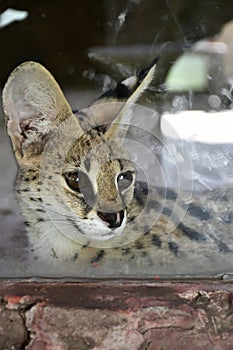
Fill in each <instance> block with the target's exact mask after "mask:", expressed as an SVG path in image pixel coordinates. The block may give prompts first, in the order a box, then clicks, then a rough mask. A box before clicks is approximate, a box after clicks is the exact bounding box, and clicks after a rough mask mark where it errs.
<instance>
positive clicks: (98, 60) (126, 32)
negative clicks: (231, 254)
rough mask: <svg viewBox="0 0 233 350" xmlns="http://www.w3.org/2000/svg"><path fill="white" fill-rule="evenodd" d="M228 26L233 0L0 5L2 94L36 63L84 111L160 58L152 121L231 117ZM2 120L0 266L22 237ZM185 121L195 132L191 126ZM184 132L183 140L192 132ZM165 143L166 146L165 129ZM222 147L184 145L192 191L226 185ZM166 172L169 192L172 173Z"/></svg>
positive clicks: (148, 101) (150, 96)
mask: <svg viewBox="0 0 233 350" xmlns="http://www.w3.org/2000/svg"><path fill="white" fill-rule="evenodd" d="M231 21H233V6H232V0H195V1H187V0H86V1H81V0H76V1H71V0H66V1H59V0H57V1H46V0H34V1H30V0H17V1H13V0H1V1H0V53H1V54H0V67H1V69H0V89H2V88H3V86H4V84H5V82H6V79H7V77H8V75H9V73H10V72H11V71H12V70H13V69H14V68H15V67H16V66H17V65H18V64H20V63H22V62H24V61H28V60H34V61H37V62H40V63H42V64H43V65H44V66H45V67H46V68H47V69H48V70H50V72H51V73H52V74H53V75H54V77H55V78H56V80H57V81H58V83H59V84H60V85H61V87H62V89H63V90H64V92H65V95H66V97H67V99H68V100H69V102H70V103H71V106H72V108H73V109H80V108H82V107H84V106H87V105H88V104H90V103H91V101H92V100H93V99H94V98H96V97H98V95H100V94H101V93H102V92H103V91H106V90H107V89H109V88H112V87H114V86H115V85H116V82H117V81H120V80H122V79H124V78H125V77H128V76H129V75H131V74H133V73H135V72H136V71H137V70H139V69H141V68H144V67H146V66H147V65H149V64H150V62H151V61H152V60H153V59H154V58H155V57H157V56H160V60H159V62H158V67H157V74H156V76H155V79H154V81H153V84H152V86H151V87H150V89H149V91H148V93H147V94H146V95H145V96H144V97H143V99H142V101H140V102H141V103H142V104H144V105H146V106H149V107H150V108H152V109H154V110H156V112H157V113H158V116H161V115H162V114H163V113H164V112H168V113H171V114H172V113H177V112H179V111H189V110H196V109H198V110H202V111H207V112H217V113H220V112H222V111H224V110H231V109H232V106H233V105H232V102H233V97H232V84H233V22H231ZM0 114H2V115H1V116H0V221H1V225H0V233H1V237H2V241H1V246H0V257H1V258H2V261H3V260H4V259H5V258H6V257H7V256H10V255H11V256H14V259H15V261H17V256H20V249H21V248H23V247H24V246H25V245H26V237H25V235H24V234H22V232H23V224H22V218H21V217H20V214H19V211H18V207H17V204H16V202H15V199H14V194H13V182H14V177H15V173H16V170H17V167H16V164H15V161H14V157H13V155H12V150H11V145H10V141H9V140H8V137H7V135H6V132H5V129H4V118H3V113H1V112H0ZM173 120H175V124H176V119H174V118H173ZM186 120H187V119H186ZM188 120H189V121H190V123H188V124H189V125H191V128H192V127H193V126H192V125H193V119H191V117H190V119H188ZM220 122H221V124H224V119H222V121H220ZM200 123H201V122H200ZM211 123H212V121H211V120H210V122H209V124H210V125H211ZM186 124H187V123H186ZM177 125H178V124H177ZM183 125H184V124H183ZM231 125H232V124H231ZM153 127H154V126H153ZM199 127H200V128H202V124H200V126H199ZM158 129H160V126H159V128H158ZM217 129H218V126H217ZM225 129H226V130H227V129H228V130H229V125H228V124H227V125H226V127H225ZM231 130H232V129H231ZM206 131H207V132H209V130H208V128H207V130H206ZM182 132H183V134H182V135H180V137H181V138H182V137H183V138H184V139H186V138H187V134H188V132H187V133H186V134H185V132H184V128H183V130H182ZM219 133H220V131H219ZM163 136H164V137H167V136H168V137H171V135H167V130H165V129H164V135H163ZM225 139H226V138H225V136H224V133H223V135H222V139H219V138H218V139H216V142H215V135H213V137H212V138H211V141H210V143H211V145H209V144H208V145H207V146H206V144H205V140H204V144H202V143H201V144H200V141H201V142H202V141H203V139H201V140H200V138H198V137H197V139H196V141H198V143H194V144H192V145H191V146H190V142H188V143H189V146H190V149H189V151H190V155H191V158H192V155H193V159H192V160H193V164H194V168H195V169H194V172H193V173H194V178H196V180H197V186H196V187H197V190H199V189H200V188H201V190H203V189H204V190H205V189H212V188H214V187H216V186H217V185H216V184H219V185H220V186H221V184H222V180H223V178H224V181H225V179H226V181H225V182H226V183H227V184H231V185H232V183H233V182H231V181H232V173H233V171H232V169H233V167H232V162H233V160H232V154H233V151H232V145H233V140H232V142H230V141H229V140H227V144H226V143H225V142H224V140H225ZM200 145H201V146H200ZM203 145H204V146H203ZM209 147H211V148H209ZM210 150H211V151H213V152H212V153H213V155H214V156H213V157H212V158H211V157H210ZM165 153H166V152H165ZM165 155H166V157H167V154H165ZM195 162H196V163H195ZM164 164H165V170H166V167H167V169H168V171H169V173H170V174H171V176H170V178H168V179H167V181H168V184H169V185H170V186H171V187H172V186H173V185H174V184H173V183H172V181H173V180H174V178H176V176H175V177H174V171H175V170H174V167H175V166H176V164H173V162H172V160H171V161H170V162H169V161H168V163H167V164H166V162H165V163H164ZM203 164H204V165H206V167H205V169H203ZM219 169H221V172H220V173H219ZM213 178H214V182H213ZM172 179H173V180H172ZM212 185H213V187H212ZM15 247H17V249H15ZM5 260H6V259H5ZM3 270H4V269H3V268H2V269H1V266H0V271H3ZM13 270H14V269H11V271H13ZM4 273H6V272H4ZM11 273H12V272H11ZM11 273H10V274H11Z"/></svg>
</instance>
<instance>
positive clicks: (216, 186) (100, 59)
mask: <svg viewBox="0 0 233 350" xmlns="http://www.w3.org/2000/svg"><path fill="white" fill-rule="evenodd" d="M192 6H193V8H192ZM0 10H1V15H0V45H1V59H0V60H1V73H0V79H1V81H0V83H1V89H3V87H4V84H5V82H6V80H7V77H8V75H9V73H10V72H11V71H12V70H13V69H14V68H15V67H16V66H17V65H19V64H20V63H22V62H25V61H36V62H39V63H41V64H42V65H44V66H45V67H46V68H47V69H48V70H49V71H50V72H51V74H52V75H53V76H54V77H55V79H56V80H57V81H58V83H59V85H60V87H61V89H62V90H63V91H64V94H65V96H66V99H67V100H68V102H69V104H70V106H71V109H72V110H73V111H75V118H76V119H75V120H77V121H78V124H77V123H76V122H73V124H72V122H70V118H69V113H68V112H67V113H68V114H67V115H68V117H66V118H63V120H62V122H61V124H59V127H58V129H56V128H57V125H56V127H55V125H53V128H54V129H56V130H55V132H54V133H53V134H51V135H50V136H49V138H48V140H47V141H46V145H45V144H44V143H43V142H44V141H43V138H41V139H40V141H39V143H40V147H38V148H40V149H41V148H42V149H43V152H42V153H41V154H40V162H39V165H37V166H35V163H36V162H35V158H33V157H34V156H32V157H31V158H30V159H26V160H25V163H24V158H22V159H23V161H22V163H24V164H26V168H27V176H25V173H26V172H25V171H23V172H22V174H24V175H23V176H22V178H23V182H19V183H20V185H19V186H18V187H17V197H18V201H19V202H20V201H21V202H22V200H21V199H22V197H23V198H24V201H25V200H26V202H27V203H29V204H28V205H27V209H23V211H24V217H22V216H21V214H20V209H19V205H18V204H17V201H16V199H15V194H14V191H13V187H14V179H15V176H16V172H17V165H16V161H15V158H14V155H13V150H12V146H11V142H10V139H9V137H8V135H7V133H6V131H5V126H4V117H3V112H1V113H2V118H1V121H0V143H1V147H0V150H1V157H0V179H1V180H0V220H1V225H0V233H1V241H0V276H2V277H31V276H33V277H34V276H42V277H43V276H50V277H71V278H73V277H88V278H92V277H93V278H94V277H103V278H104V277H132V276H133V277H139V278H141V277H143V278H144V277H149V278H151V277H155V276H156V278H157V277H161V278H162V277H169V278H170V277H171V278H173V277H179V276H182V277H186V276H188V277H190V276H191V277H192V276H193V277H197V276H198V277H203V276H219V275H225V276H227V278H230V277H231V273H233V270H232V266H233V254H232V250H233V244H232V234H233V175H232V174H233V159H232V158H233V135H232V127H233V112H232V108H233V93H232V81H233V63H232V62H233V9H232V4H231V1H230V0H224V1H214V0H213V1H212V0H205V1H196V2H195V5H192V4H190V3H188V2H186V1H184V0H173V1H172V0H170V1H169V0H156V1H153V0H127V1H104V0H103V1H99V2H98V3H97V2H96V1H90V0H88V1H86V2H85V3H83V2H81V1H76V2H72V1H66V2H65V3H64V2H62V1H57V2H56V3H52V2H50V3H48V2H46V1H33V2H30V1H17V2H16V1H11V2H10V5H9V2H8V1H3V2H2V3H1V5H0ZM158 56H159V57H160V58H159V60H158V62H157V65H156V71H155V73H154V74H153V80H152V82H151V83H150V84H149V85H148V87H147V89H146V90H145V91H144V92H143V93H142V94H141V96H140V97H139V98H138V99H136V98H135V100H134V101H133V103H131V102H132V100H129V102H130V103H128V105H127V104H125V102H123V100H122V99H121V98H120V99H118V101H115V102H111V98H112V96H115V95H114V93H113V94H112V95H111V94H109V93H107V95H106V96H108V97H109V96H110V97H111V98H110V100H109V99H106V100H104V101H102V102H104V109H103V110H100V113H99V112H98V111H97V109H96V107H95V106H92V107H90V108H89V109H88V110H85V113H84V114H85V116H86V117H88V116H89V117H90V116H91V117H92V116H94V119H93V120H92V121H93V123H94V129H95V130H98V131H99V132H100V133H101V138H102V141H103V142H100V141H98V142H97V143H95V142H96V140H97V136H96V137H95V136H93V133H92V132H91V131H90V125H89V124H88V128H86V129H85V128H84V127H83V126H82V113H79V112H77V111H80V110H81V109H83V108H85V107H87V106H90V104H91V103H92V101H94V100H95V99H96V98H97V97H99V96H100V95H101V94H103V93H105V92H106V91H109V90H114V89H115V88H116V86H117V83H118V82H122V81H123V82H124V81H125V79H127V78H129V77H131V76H135V73H136V72H142V70H143V69H144V68H146V67H148V66H149V65H150V64H151V62H152V61H153V60H154V58H155V57H158ZM33 69H34V68H33ZM35 69H37V68H35ZM35 69H34V70H35ZM38 69H39V68H38ZM33 74H34V73H33V71H30V74H29V77H27V78H26V76H25V75H22V76H20V79H18V80H19V83H17V84H18V85H15V86H16V88H14V89H15V90H13V91H19V90H20V89H21V90H20V91H27V97H28V96H29V98H30V96H31V101H32V100H33V101H34V102H35V101H36V102H35V103H37V101H39V102H38V103H39V105H40V108H41V109H40V110H39V113H40V115H41V114H42V112H43V113H44V111H45V109H46V108H47V110H49V111H51V110H52V111H54V110H55V107H56V106H57V105H58V104H59V103H54V105H53V103H52V101H54V100H53V99H50V93H49V92H48V91H47V90H46V94H44V95H43V94H42V93H41V91H42V90H43V89H42V90H41V89H40V88H39V89H35V90H33V89H31V90H30V89H29V90H27V88H28V86H31V85H30V84H32V83H35V80H33V79H34V78H33V76H34V75H33ZM45 78H46V77H45V76H44V75H43V74H42V75H41V81H42V82H43V83H44V82H45V80H43V79H45ZM15 84H16V83H15ZM125 84H126V86H127V84H129V81H127V83H125ZM140 84H141V81H140V82H139V86H140ZM42 85H43V84H42ZM9 90H10V89H9ZM28 92H30V94H31V95H30V94H28ZM9 94H10V92H9ZM9 94H8V93H7V101H10V100H11V99H10V97H9ZM22 94H24V92H22ZM42 95H43V96H44V97H43V100H41V96H42ZM45 95H46V96H47V98H45ZM13 96H16V94H15V92H14V94H13ZM35 96H36V98H35ZM54 96H55V93H54ZM133 96H135V95H133ZM118 97H119V96H118ZM128 97H129V96H127V98H128ZM54 98H55V97H54ZM129 99H130V97H129ZM58 100H59V101H60V95H59V94H58ZM28 101H29V100H27V102H28ZM46 101H49V103H50V104H49V103H48V106H47V107H46V106H45V103H46ZM17 103H18V105H17V106H18V107H17V108H18V109H19V110H20V111H22V114H23V115H24V116H25V114H24V113H25V112H27V113H28V109H26V110H23V107H24V105H25V103H23V102H21V100H19V101H18V100H17ZM29 105H30V102H29ZM27 106H28V105H27ZM27 106H26V108H27ZM51 106H52V108H51ZM42 107H43V108H44V109H43V108H42ZM18 109H17V110H18ZM100 109H101V107H100ZM103 111H104V112H103ZM60 112H61V111H60V110H57V111H56V113H57V114H59V113H60ZM51 113H52V112H51ZM56 113H55V114H56ZM62 113H63V112H62ZM48 115H49V113H48V114H46V113H45V116H46V118H47V116H48ZM96 115H98V116H99V115H100V119H98V118H99V117H98V116H97V117H96ZM105 115H106V117H103V116H105ZM119 115H120V119H119V118H118V119H117V122H120V124H122V125H121V127H120V128H118V127H117V132H115V131H114V132H112V133H111V137H110V136H108V135H106V134H105V132H106V130H105V129H104V131H103V128H102V129H101V125H102V122H103V121H104V124H105V123H108V124H109V118H110V123H111V121H112V120H113V119H114V116H118V117H119ZM8 117H9V116H8ZM102 117H103V118H106V119H104V120H102V119H101V118H102ZM10 118H11V119H12V118H15V112H14V113H12V115H11V116H10ZM23 118H24V117H23ZM15 120H16V119H15ZM45 120H46V119H45ZM70 123H71V124H70ZM93 123H92V126H93ZM84 124H85V122H84ZM28 125H29V124H28ZM70 125H72V127H71V126H70ZM79 125H81V127H82V130H83V131H85V132H84V136H83V135H82V136H81V137H83V139H84V144H85V146H82V147H83V148H81V146H80V144H79V141H78V140H79V139H80V134H79V131H80V128H79ZM44 127H45V126H44ZM36 128H37V126H36ZM40 128H41V126H40ZM29 129H30V128H29ZM37 130H38V129H37ZM41 130H42V131H41ZM110 130H113V129H111V127H110ZM40 131H41V133H42V134H43V125H42V129H40ZM20 132H21V136H23V137H24V136H25V135H26V136H25V140H27V142H29V141H28V140H29V138H28V135H27V132H28V129H27V128H25V129H24V132H22V130H21V131H20ZM90 134H91V136H90ZM88 137H90V138H91V140H92V141H93V138H94V141H93V142H94V143H95V144H94V145H93V147H91V148H90V149H89V150H88V152H87V154H86V153H85V152H86V151H85V152H84V151H83V149H84V150H86V148H88V147H87V143H88V142H87V139H88ZM98 137H99V136H98ZM25 140H24V141H25ZM74 145H76V146H75V147H74ZM106 145H107V146H106ZM85 147H86V148H85ZM106 147H108V152H110V155H109V153H108V156H106V157H107V158H105V154H106ZM109 149H110V151H109ZM81 153H85V161H86V164H87V165H85V169H84V168H82V165H80V164H79V160H80V157H81V156H80V154H81ZM58 154H59V157H58ZM74 158H75V160H74ZM71 159H73V160H74V162H73V163H72V161H71ZM116 159H117V160H119V159H123V160H122V161H120V162H119V164H121V165H119V164H118V163H117V164H118V165H119V166H121V168H117V167H118V165H117V164H116V161H115V160H116ZM126 160H127V161H126ZM109 161H110V163H108V162H109ZM128 161H130V162H128ZM122 163H123V165H122ZM129 163H130V165H129ZM131 163H132V164H133V165H132V166H131ZM67 164H68V165H67ZM74 164H75V165H74ZM88 164H89V165H88ZM106 164H107V165H106ZM112 164H115V165H114V166H113V165H112ZM109 169H110V170H109ZM24 170H25V169H24ZM35 170H36V171H35ZM74 170H75V171H76V172H75V171H74ZM29 172H31V173H34V175H33V176H32V175H30V176H29V175H28V174H29ZM77 173H78V174H79V177H80V179H79V180H77V177H76V178H74V174H77ZM83 173H84V174H85V175H80V174H83ZM35 174H36V175H35ZM101 174H102V175H101ZM109 174H110V175H109ZM111 174H112V175H111ZM113 174H114V176H115V177H114V181H113ZM132 174H133V175H132ZM82 176H83V178H82ZM111 176H112V177H111ZM131 176H135V180H132V178H131ZM33 177H35V181H36V186H35V185H34V183H33V181H34V180H33ZM84 177H85V178H84ZM100 178H101V179H102V180H98V179H100ZM20 181H21V180H20ZM74 181H76V183H77V181H80V186H81V184H84V185H83V189H82V188H81V187H82V186H81V187H80V188H81V190H80V189H79V190H78V191H77V184H76V185H74ZM98 181H99V182H98ZM134 181H135V183H134ZM22 183H23V185H22ZM67 186H68V187H67ZM121 186H122V187H121ZM74 187H75V188H74ZM34 188H37V189H36V190H35V191H34ZM90 188H91V189H92V190H91V194H90ZM128 188H130V189H131V190H132V191H133V192H134V196H133V197H132V198H131V197H130V195H126V194H125V193H126V192H125V191H126V190H127V189H128ZM112 189H115V190H116V191H115V192H116V193H118V197H119V198H121V201H122V203H124V205H123V204H121V205H120V206H116V207H114V206H113V204H111V205H110V206H106V203H107V202H106V203H105V207H104V204H103V203H102V202H103V201H102V202H101V201H100V198H108V201H111V200H112V199H109V198H110V197H109V196H110V192H111V191H112ZM77 192H78V194H77ZM104 193H105V195H104ZM81 195H82V196H83V198H84V202H82V203H86V204H87V206H88V208H89V211H88V212H87V213H86V215H84V214H83V211H82V210H83V209H82V210H81V209H80V203H81V199H80V198H81V197H80V196H81ZM104 196H105V197H104ZM124 196H125V197H127V198H125V197H124ZM118 197H117V198H118ZM119 198H118V199H119ZM122 198H123V199H122ZM39 199H40V200H39ZM106 201H107V200H106ZM97 202H98V203H97ZM118 204H119V203H118ZM118 204H117V205H118ZM98 206H99V207H98ZM24 207H25V206H24V204H23V208H24ZM103 208H104V209H103ZM113 208H115V209H113ZM21 210H22V204H21ZM35 213H36V216H34V214H35ZM96 218H97V219H98V224H96V222H97V221H96V220H97V219H96ZM113 220H115V222H114V223H113ZM87 222H89V223H90V222H92V223H91V225H92V226H89V228H88V229H86V227H88V226H87ZM93 223H94V224H93ZM95 225H96V226H95ZM114 225H115V227H114ZM124 225H126V226H125V228H124V230H123V229H122V230H121V228H123V226H124ZM99 226H101V227H104V229H103V230H102V231H101V230H99ZM38 227H39V228H40V229H39V230H37V229H38ZM109 228H111V234H110V233H109V231H106V230H107V229H109ZM26 230H28V233H27V232H26ZM31 232H34V233H32V234H31ZM103 232H104V233H103ZM105 233H106V235H108V236H107V238H106V237H104V238H103V236H104V235H105ZM32 237H33V238H32Z"/></svg>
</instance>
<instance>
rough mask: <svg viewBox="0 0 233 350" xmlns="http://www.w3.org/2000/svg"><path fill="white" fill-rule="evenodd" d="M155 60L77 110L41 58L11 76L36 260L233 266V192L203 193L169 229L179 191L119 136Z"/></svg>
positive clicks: (78, 271) (87, 269)
mask: <svg viewBox="0 0 233 350" xmlns="http://www.w3.org/2000/svg"><path fill="white" fill-rule="evenodd" d="M154 69H155V65H154V64H153V65H152V66H151V67H149V69H147V70H143V71H142V73H141V74H138V75H137V76H135V77H131V78H129V79H127V80H125V81H123V82H121V83H119V84H118V86H117V88H116V90H114V91H110V92H107V93H105V94H104V95H103V96H101V98H100V99H98V100H96V101H95V102H94V103H93V105H92V106H90V107H88V108H86V109H84V110H82V111H80V112H77V113H75V114H73V112H72V110H71V108H70V106H69V105H68V103H67V101H66V99H65V97H64V96H63V93H62V92H61V90H60V88H59V86H58V84H57V83H56V81H55V80H54V78H53V77H52V76H51V74H50V73H49V72H48V71H47V70H46V69H45V68H44V67H42V66H41V65H39V64H38V63H35V62H26V63H24V64H22V65H20V66H19V67H17V68H16V69H15V70H14V71H13V73H12V74H11V75H10V77H9V79H8V81H7V83H6V85H5V88H4V91H3V105H4V111H5V115H6V123H7V131H8V134H9V136H10V138H11V141H12V145H13V149H14V153H15V156H16V159H17V161H18V165H19V171H18V175H17V179H16V186H15V187H16V193H17V198H18V201H19V204H20V208H21V211H22V215H23V216H24V218H25V226H26V229H27V231H28V237H29V242H30V248H29V251H33V257H34V258H35V257H36V258H37V260H36V264H42V265H41V266H44V265H43V264H45V266H47V267H46V269H48V267H51V266H52V267H53V268H54V267H55V269H54V270H52V271H53V273H54V271H55V273H56V274H58V275H60V274H64V273H66V274H71V275H77V276H81V275H86V274H91V275H100V276H115V275H118V276H119V275H120V276H125V275H127V276H129V275H130V276H132V275H133V276H135V275H136V276H138V275H140V274H142V275H147V276H153V275H158V274H161V275H163V276H167V275H169V276H170V275H201V274H202V272H203V271H205V273H212V274H213V273H215V272H218V271H219V270H220V269H219V266H221V265H222V264H225V265H224V266H225V267H226V266H227V267H229V268H230V267H231V264H232V262H233V261H232V260H233V259H232V249H233V245H232V239H231V233H232V220H233V215H232V191H229V190H227V191H224V190H222V191H221V196H222V200H221V201H219V198H220V197H219V193H217V192H216V191H215V192H210V193H206V194H204V196H203V197H202V198H198V199H195V198H194V199H193V202H192V203H191V204H190V207H189V209H188V212H187V214H186V217H185V218H184V219H183V221H182V222H181V223H178V224H177V225H176V228H174V230H173V231H172V232H169V231H168V230H167V227H168V226H167V224H168V221H169V219H170V217H171V212H172V210H173V206H174V202H175V200H176V197H177V195H176V194H175V193H174V192H173V191H167V193H166V198H164V197H163V196H162V195H161V194H162V193H164V191H161V189H159V188H153V189H148V188H147V186H146V185H145V184H143V183H139V182H138V181H136V179H135V168H134V165H133V164H132V162H131V161H130V160H128V157H127V154H126V153H125V150H124V148H123V147H122V145H121V143H119V142H118V141H116V140H117V137H118V136H119V135H120V136H121V137H122V135H125V131H123V132H122V130H121V128H120V127H119V126H118V125H117V124H114V123H115V122H120V121H121V118H122V116H123V114H124V113H125V112H126V111H127V108H130V105H131V104H132V103H135V102H136V100H137V98H138V97H139V96H140V94H141V93H142V92H143V91H144V90H145V89H146V88H147V87H148V85H149V84H150V82H151V79H152V77H153V74H154ZM119 100H120V103H119V102H118V101H119ZM108 101H110V102H108ZM76 173H77V174H79V178H78V181H76V180H75V181H73V180H72V179H73V178H74V174H76ZM70 174H71V175H70ZM70 179H71V180H70ZM69 181H70V182H69ZM72 181H73V182H72ZM76 182H79V183H80V189H81V190H80V191H79V190H78V191H77V190H74V186H79V183H78V184H77V183H76ZM72 186H73V187H72ZM82 186H83V188H82ZM148 191H149V192H148ZM181 197H182V196H181ZM184 198H185V194H184ZM214 198H217V201H216V200H215V199H214ZM164 199H165V204H164V205H163V204H162V201H163V200H164ZM207 207H208V208H207ZM210 222H211V224H210ZM38 261H39V262H40V263H39V262H38ZM46 264H47V265H46ZM216 266H218V268H216ZM47 271H49V270H43V272H42V273H43V274H46V273H47Z"/></svg>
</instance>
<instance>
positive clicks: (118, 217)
mask: <svg viewBox="0 0 233 350" xmlns="http://www.w3.org/2000/svg"><path fill="white" fill-rule="evenodd" d="M97 215H98V216H99V217H100V218H101V219H102V220H103V221H105V222H106V223H107V224H108V227H110V228H117V227H120V226H121V224H122V221H123V220H124V216H125V212H124V210H121V211H118V212H116V213H104V212H102V211H98V212H97Z"/></svg>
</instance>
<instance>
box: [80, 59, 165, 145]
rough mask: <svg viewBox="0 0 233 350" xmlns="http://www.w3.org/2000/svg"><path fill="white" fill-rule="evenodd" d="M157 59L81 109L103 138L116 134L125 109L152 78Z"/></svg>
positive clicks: (133, 101)
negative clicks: (98, 129) (101, 133)
mask: <svg viewBox="0 0 233 350" xmlns="http://www.w3.org/2000/svg"><path fill="white" fill-rule="evenodd" d="M157 61H158V58H156V59H155V60H154V61H153V62H152V63H151V64H150V66H149V67H147V68H145V69H142V70H141V71H139V72H138V73H137V74H136V75H134V76H131V77H129V78H127V79H125V80H123V81H122V82H120V83H118V84H117V86H116V88H115V89H114V90H109V91H107V92H105V93H104V94H103V95H101V96H100V97H99V98H98V99H97V100H95V101H94V102H93V103H92V105H91V106H90V107H88V108H85V109H84V110H82V112H84V113H85V114H86V115H88V119H89V122H90V123H91V124H92V125H93V127H99V128H100V129H101V131H102V132H103V133H104V135H105V138H111V137H113V136H114V135H116V133H117V131H118V128H119V125H120V123H121V122H122V119H123V116H124V115H125V114H126V113H127V110H128V109H129V108H130V107H132V105H134V104H135V103H136V102H137V100H138V99H139V97H140V96H141V95H142V94H143V92H144V91H145V90H146V89H147V88H148V86H149V85H150V83H151V81H152V80H153V77H154V74H155V68H156V63H157Z"/></svg>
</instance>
